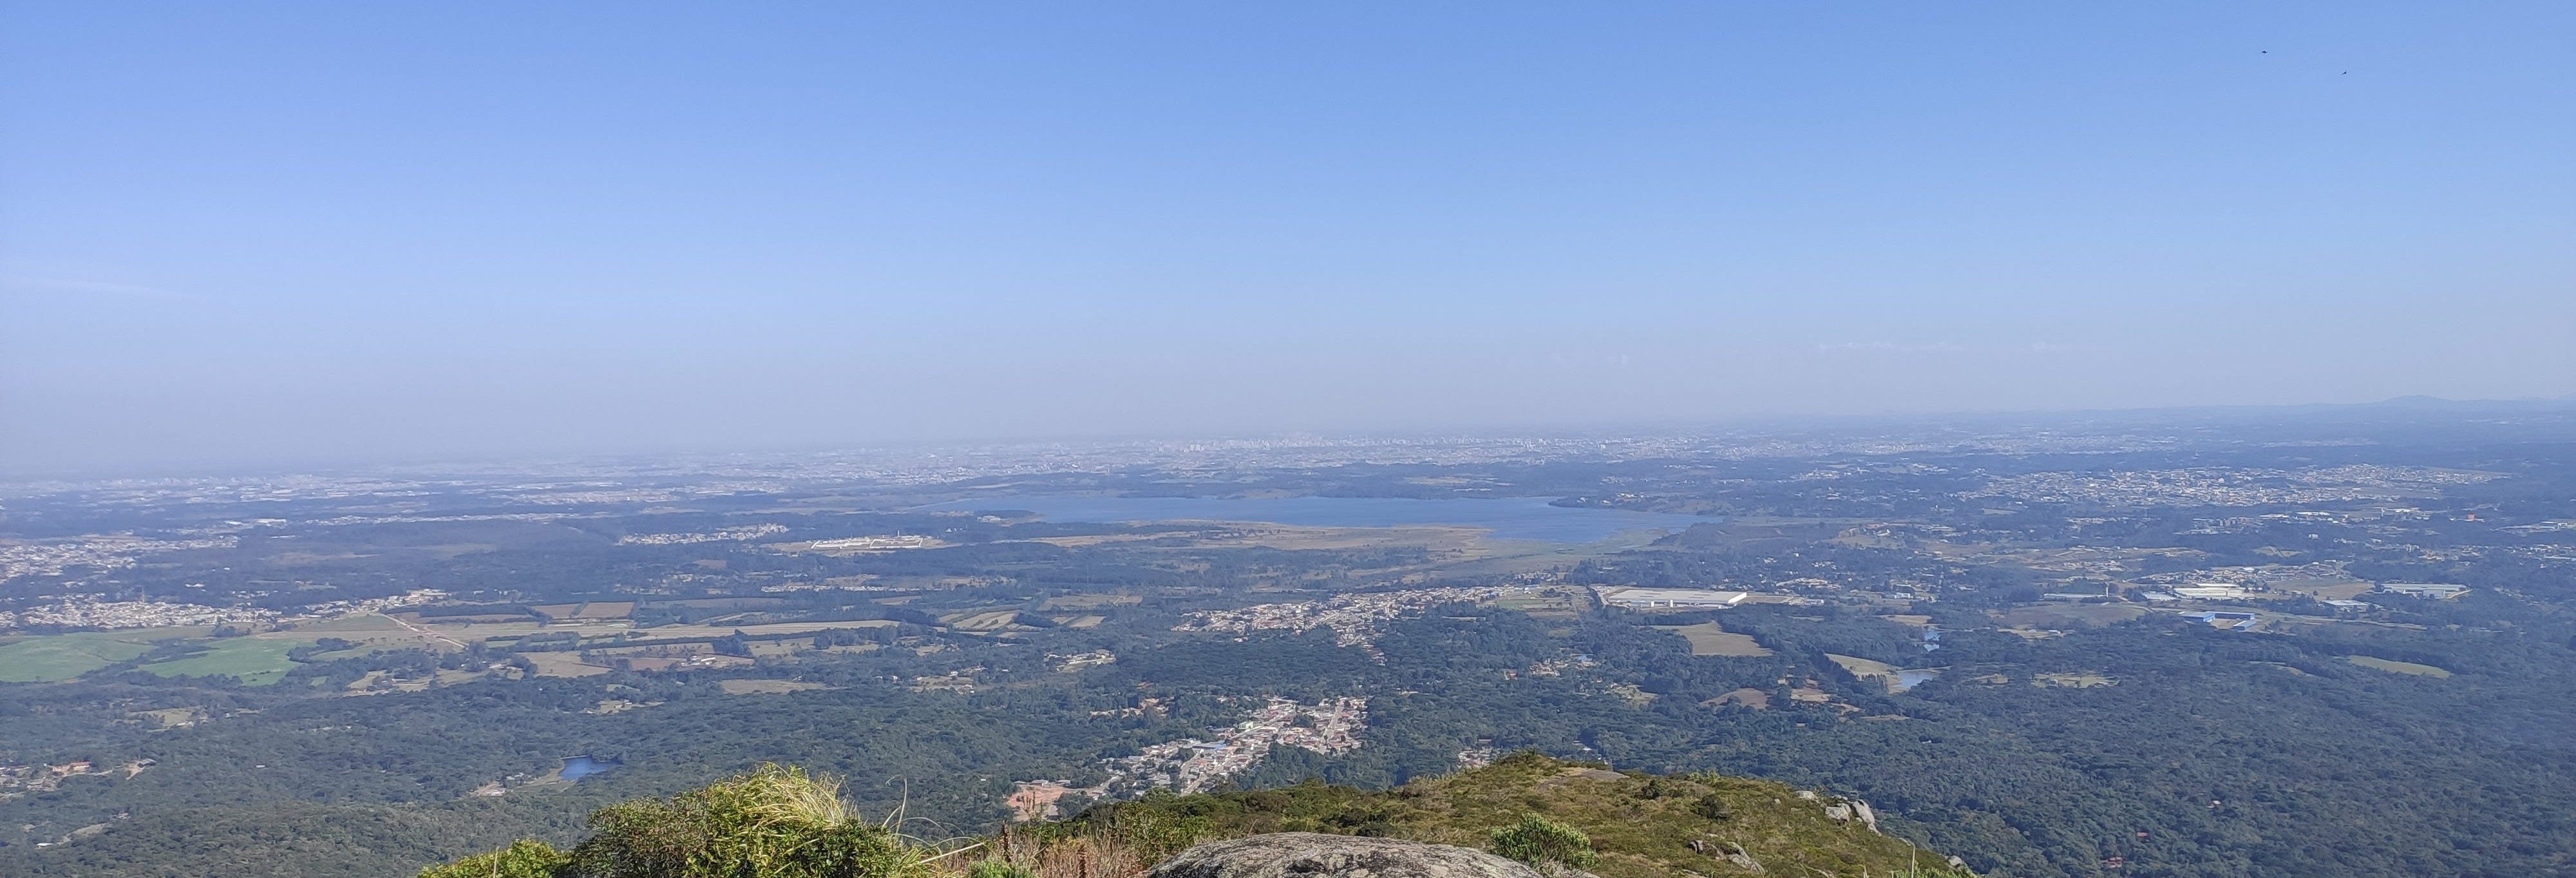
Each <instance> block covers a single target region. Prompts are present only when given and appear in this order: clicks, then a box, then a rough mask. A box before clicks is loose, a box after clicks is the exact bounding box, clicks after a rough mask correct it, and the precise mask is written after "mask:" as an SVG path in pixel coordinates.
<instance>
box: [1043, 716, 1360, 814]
mask: <svg viewBox="0 0 2576 878" xmlns="http://www.w3.org/2000/svg"><path fill="white" fill-rule="evenodd" d="M1301 720H1302V722H1301ZM1367 727H1368V699H1366V698H1327V699H1324V700H1323V701H1320V702H1317V703H1316V704H1315V705H1313V706H1311V707H1310V706H1307V705H1303V704H1299V703H1297V702H1294V701H1290V700H1288V699H1285V698H1279V697H1276V696H1273V697H1272V698H1271V699H1270V703H1269V704H1268V705H1266V706H1264V707H1262V708H1261V709H1260V710H1259V711H1256V712H1254V714H1253V716H1252V718H1251V719H1248V720H1245V721H1243V722H1242V723H1240V724H1237V725H1236V726H1235V727H1234V728H1232V729H1228V730H1225V731H1222V732H1218V733H1217V736H1216V737H1217V739H1216V740H1214V741H1201V740H1199V739H1197V738H1187V739H1183V740H1179V741H1166V742H1164V743H1161V744H1155V745H1153V746H1151V747H1147V748H1145V751H1144V752H1143V753H1140V754H1138V755H1135V756H1128V757H1123V758H1119V759H1112V760H1109V761H1108V764H1107V765H1106V766H1105V767H1106V768H1107V769H1108V771H1109V779H1108V780H1105V781H1102V782H1101V783H1100V785H1099V786H1095V787H1092V788H1090V789H1087V790H1077V791H1076V792H1080V793H1082V794H1085V795H1088V796H1090V797H1092V798H1094V799H1100V798H1104V797H1107V796H1112V795H1121V794H1127V793H1136V792H1143V791H1144V790H1147V789H1152V788H1163V789H1169V790H1173V791H1176V792H1182V793H1195V792H1201V791H1205V790H1209V789H1214V788H1215V787H1216V785H1217V784H1218V783H1219V782H1221V781H1224V780H1225V779H1226V778H1229V777H1233V776H1235V775H1238V774H1242V773H1244V772H1246V771H1250V770H1251V769H1252V767H1253V766H1255V765H1258V764H1260V763H1261V758H1262V757H1263V756H1266V755H1269V753H1270V747H1271V745H1274V744H1277V745H1285V746H1289V747H1297V748H1300V749H1305V750H1311V751H1314V752H1316V753H1320V754H1323V755H1326V756H1334V755H1339V754H1342V753H1348V752H1350V751H1352V750H1357V749H1359V747H1360V737H1359V736H1360V731H1361V730H1362V729H1365V728H1367Z"/></svg>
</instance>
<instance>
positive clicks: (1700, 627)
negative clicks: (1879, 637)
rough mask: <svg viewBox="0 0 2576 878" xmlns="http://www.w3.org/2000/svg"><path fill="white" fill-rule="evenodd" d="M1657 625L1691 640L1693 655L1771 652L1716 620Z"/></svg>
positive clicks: (1742, 655)
mask: <svg viewBox="0 0 2576 878" xmlns="http://www.w3.org/2000/svg"><path fill="white" fill-rule="evenodd" d="M1656 627H1660V628H1663V630H1666V631H1670V632H1673V633H1675V634H1679V635H1681V636H1682V638H1683V639H1685V640H1688V641H1690V651H1691V654H1692V655H1721V656H1728V657H1731V658H1752V657H1756V656H1766V655H1770V654H1771V651H1770V650H1767V649H1763V648H1762V644H1760V643H1758V642H1755V641H1754V639H1753V635H1750V634H1734V633H1730V632H1728V631H1727V630H1726V629H1724V628H1720V627H1718V625H1717V623H1715V622H1701V623H1699V624H1697V625H1676V626H1670V627H1666V626H1656ZM1855 673H1857V672H1855Z"/></svg>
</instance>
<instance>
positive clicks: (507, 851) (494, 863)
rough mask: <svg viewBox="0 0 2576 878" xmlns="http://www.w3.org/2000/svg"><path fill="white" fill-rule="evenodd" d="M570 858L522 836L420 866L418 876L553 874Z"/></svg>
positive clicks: (541, 877) (550, 877)
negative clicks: (458, 857) (462, 856)
mask: <svg viewBox="0 0 2576 878" xmlns="http://www.w3.org/2000/svg"><path fill="white" fill-rule="evenodd" d="M569 862H572V858H571V857H569V856H566V855H565V854H564V852H562V851H558V850H555V849H554V846H553V845H549V844H546V843H545V842H542V841H538V840H536V839H533V838H523V839H520V840H518V841H517V842H514V843H512V844H511V845H510V846H509V847H506V848H502V849H500V850H497V851H493V852H491V853H488V854H476V855H474V856H471V857H466V858H465V859H462V860H458V861H456V862H453V863H449V864H447V865H444V866H431V867H429V868H427V869H423V870H421V873H420V878H555V876H556V875H557V874H558V873H560V872H561V871H562V870H563V868H564V865H565V864H566V863H569Z"/></svg>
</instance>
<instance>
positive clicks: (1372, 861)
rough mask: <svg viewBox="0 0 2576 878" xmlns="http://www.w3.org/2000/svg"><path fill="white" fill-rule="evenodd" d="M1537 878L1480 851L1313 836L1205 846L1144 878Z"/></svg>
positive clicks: (1291, 834)
mask: <svg viewBox="0 0 2576 878" xmlns="http://www.w3.org/2000/svg"><path fill="white" fill-rule="evenodd" d="M1324 876H1330V878H1542V876H1540V874H1539V873H1538V871H1537V870H1534V869H1531V868H1530V867H1528V866H1525V865H1522V864H1520V863H1517V862H1513V861H1511V860H1506V859H1503V858H1502V857H1498V856H1495V855H1493V854H1489V853H1485V852H1484V851H1479V850H1471V849H1468V848H1462V847H1452V846H1450V845H1445V844H1424V843H1422V842H1418V841H1397V840H1395V839H1390V838H1361V837H1357V836H1348V835H1324V834H1321V833H1314V832H1273V833H1268V834H1264V835H1253V836H1246V837H1243V838H1231V839H1226V840H1224V841H1211V842H1207V843H1205V844H1200V845H1197V846H1194V847H1191V848H1190V849H1189V850H1185V851H1182V852H1181V855H1180V856H1177V857H1173V858H1172V859H1170V860H1167V861H1165V862H1164V863H1163V864H1162V865H1160V866H1156V867H1154V871H1153V872H1151V873H1149V874H1148V875H1147V876H1146V878H1324Z"/></svg>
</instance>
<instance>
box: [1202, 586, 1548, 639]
mask: <svg viewBox="0 0 2576 878" xmlns="http://www.w3.org/2000/svg"><path fill="white" fill-rule="evenodd" d="M1538 591H1539V590H1538V589H1535V588H1521V587H1511V586H1476V587H1472V588H1417V589H1407V590H1404V591H1377V592H1361V593H1353V594H1342V595H1335V596H1333V597H1332V598H1329V599H1326V600H1322V601H1298V602H1295V603H1284V604H1256V605H1253V606H1249V607H1244V608H1242V609H1239V610H1207V611H1203V612H1197V613H1192V614H1190V618H1189V619H1188V621H1184V622H1182V623H1181V624H1179V625H1175V626H1172V630H1174V631H1206V632H1212V633H1217V634H1232V635H1235V636H1237V637H1243V636H1246V635H1249V634H1251V633H1252V632H1255V631H1291V632H1296V631H1312V630H1314V629H1317V628H1330V629H1333V641H1334V642H1336V643H1339V644H1341V645H1343V646H1368V645H1370V644H1371V643H1372V642H1373V641H1374V640H1375V639H1376V636H1377V632H1378V627H1379V626H1381V625H1384V624H1385V623H1387V622H1389V621H1391V620H1394V619H1396V618H1399V617H1401V616H1404V615H1406V614H1408V613H1418V612H1421V611H1423V610H1427V609H1430V608H1432V607H1436V606H1440V605H1442V604H1457V603H1478V604H1481V603H1488V602H1491V601H1493V600H1495V599H1498V598H1501V597H1504V596H1506V595H1527V594H1536V593H1537V592H1538Z"/></svg>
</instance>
